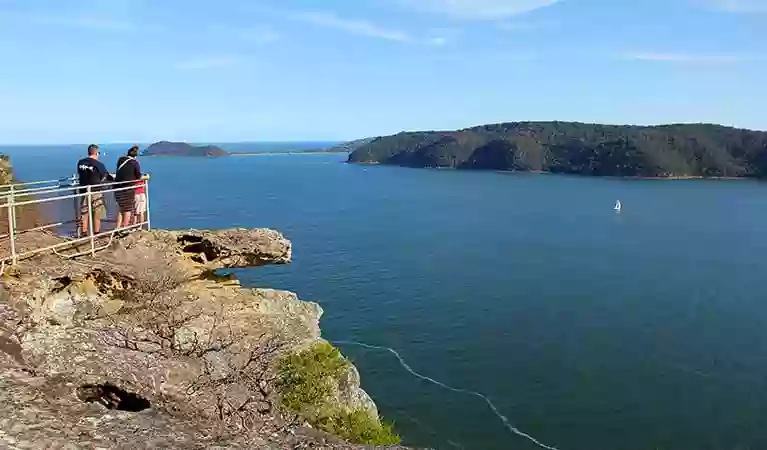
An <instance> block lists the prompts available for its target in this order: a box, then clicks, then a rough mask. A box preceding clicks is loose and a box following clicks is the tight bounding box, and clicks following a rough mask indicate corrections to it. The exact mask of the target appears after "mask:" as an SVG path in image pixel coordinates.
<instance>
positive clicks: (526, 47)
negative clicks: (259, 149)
mask: <svg viewBox="0 0 767 450" xmlns="http://www.w3.org/2000/svg"><path fill="white" fill-rule="evenodd" d="M766 25H767V0H642V1H633V2H629V1H623V0H618V1H615V0H558V1H557V0H260V1H257V0H253V1H246V0H217V1H215V2H214V1H207V0H205V1H203V0H0V143H84V142H92V141H93V142H116V141H119V142H126V141H130V142H133V141H135V142H148V141H154V140H159V139H180V140H189V141H216V142H220V141H243V140H303V139H318V140H336V139H347V138H356V137H364V136H371V135H382V134H390V133H395V132H398V131H401V130H414V129H452V128H460V127H465V126H471V125H476V124H483V123H491V122H502V121H516V120H555V119H556V120H579V121H586V122H605V123H636V124H655V123H667V122H715V123H723V124H727V125H735V126H741V127H748V128H756V129H767V113H765V110H767V107H766V106H765V105H767V84H766V83H765V80H767V75H766V74H767V26H766Z"/></svg>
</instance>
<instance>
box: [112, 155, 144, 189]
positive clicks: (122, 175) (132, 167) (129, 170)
mask: <svg viewBox="0 0 767 450" xmlns="http://www.w3.org/2000/svg"><path fill="white" fill-rule="evenodd" d="M116 175H117V176H116V177H115V181H117V182H118V183H119V182H123V181H137V180H140V179H141V166H140V165H139V163H138V161H137V160H136V158H131V157H130V156H122V157H120V159H119V160H118V161H117V174H116Z"/></svg>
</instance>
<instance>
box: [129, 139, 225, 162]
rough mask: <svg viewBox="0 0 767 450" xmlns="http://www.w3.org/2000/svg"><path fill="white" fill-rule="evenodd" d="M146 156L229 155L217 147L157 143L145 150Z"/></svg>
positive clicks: (210, 156)
mask: <svg viewBox="0 0 767 450" xmlns="http://www.w3.org/2000/svg"><path fill="white" fill-rule="evenodd" d="M143 155H144V156H202V157H207V158H214V157H219V156H228V155H229V153H228V152H227V151H225V150H223V149H221V148H219V147H216V146H215V145H201V146H196V145H191V144H187V143H186V142H168V141H161V142H155V143H154V144H152V145H150V146H149V147H147V148H146V150H144V153H143Z"/></svg>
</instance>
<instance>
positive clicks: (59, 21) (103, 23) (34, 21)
mask: <svg viewBox="0 0 767 450" xmlns="http://www.w3.org/2000/svg"><path fill="white" fill-rule="evenodd" d="M0 1H2V0H0ZM0 18H6V19H10V20H14V21H16V22H18V23H27V24H30V25H34V26H41V27H57V28H72V29H79V30H87V31H98V32H110V33H129V32H134V31H137V30H139V28H140V27H139V26H138V25H137V24H136V23H134V22H131V21H128V20H120V19H115V18H113V17H108V16H96V15H81V16H77V15H70V16H67V15H59V16H54V15H49V14H39V13H34V12H18V11H12V12H6V13H2V12H0Z"/></svg>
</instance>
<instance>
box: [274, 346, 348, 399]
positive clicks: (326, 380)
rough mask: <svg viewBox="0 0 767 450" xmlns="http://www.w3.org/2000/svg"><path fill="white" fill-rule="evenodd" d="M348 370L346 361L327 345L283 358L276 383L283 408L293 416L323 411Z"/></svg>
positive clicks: (339, 353)
mask: <svg viewBox="0 0 767 450" xmlns="http://www.w3.org/2000/svg"><path fill="white" fill-rule="evenodd" d="M348 366H349V361H347V360H346V359H344V357H343V356H342V355H341V352H339V351H338V349H336V348H334V347H333V346H332V345H330V344H328V343H319V344H316V345H315V346H313V347H312V348H310V349H308V350H304V351H303V352H301V353H294V354H292V355H288V356H286V357H284V358H283V359H282V360H281V361H280V363H279V366H278V379H277V389H278V390H279V391H280V394H281V396H282V404H283V405H284V406H285V407H287V408H288V409H290V410H291V411H294V412H296V413H303V412H305V411H306V410H307V409H316V408H320V407H322V406H323V404H324V402H325V400H326V399H327V397H328V395H330V393H331V392H332V390H333V384H334V382H335V380H336V379H338V377H339V376H340V375H341V374H342V373H343V371H344V370H346V368H347V367H348Z"/></svg>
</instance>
